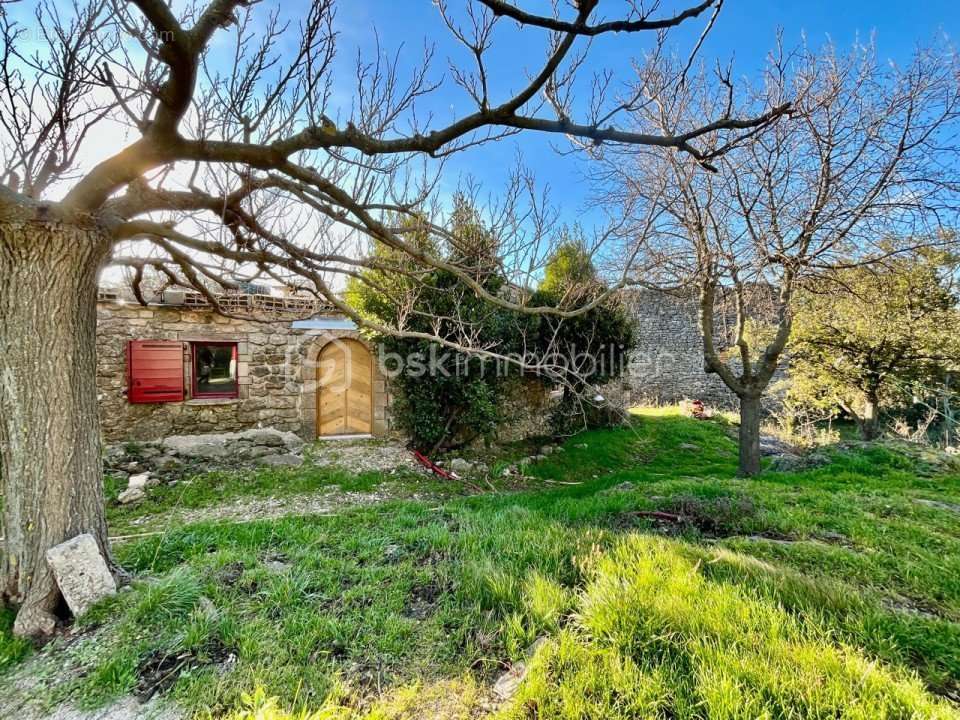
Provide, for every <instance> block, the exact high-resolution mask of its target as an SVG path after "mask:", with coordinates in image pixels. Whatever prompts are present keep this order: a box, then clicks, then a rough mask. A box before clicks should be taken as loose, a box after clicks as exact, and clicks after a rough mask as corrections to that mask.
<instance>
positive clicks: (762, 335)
mask: <svg viewBox="0 0 960 720" xmlns="http://www.w3.org/2000/svg"><path fill="white" fill-rule="evenodd" d="M958 68H960V66H958V63H957V60H956V57H955V53H954V52H953V50H952V49H951V48H948V47H937V46H934V47H931V48H927V49H921V50H918V51H917V52H916V54H915V55H914V56H913V58H912V60H911V62H910V63H909V65H907V66H905V67H902V68H900V67H895V66H893V65H884V64H882V63H881V62H879V61H878V58H877V57H876V54H875V52H874V49H873V48H872V47H869V46H865V47H864V46H858V47H855V48H853V49H852V50H851V51H849V52H847V53H841V52H838V51H836V49H835V48H833V47H829V46H828V47H826V48H824V49H823V50H822V51H819V52H818V51H812V50H810V49H809V48H807V47H800V48H799V49H797V50H795V51H793V52H784V51H783V50H782V49H779V48H778V49H777V50H776V51H775V52H774V53H773V54H772V55H771V59H770V61H769V65H768V67H767V69H766V71H765V73H764V75H763V78H762V82H761V83H759V84H758V85H757V86H756V87H755V88H754V89H753V90H752V91H750V90H749V86H747V90H748V92H746V93H739V92H738V93H735V92H734V88H733V86H732V85H731V84H730V82H729V79H728V77H729V76H728V74H727V73H725V72H722V71H721V72H719V73H715V76H716V77H718V78H719V82H710V81H709V80H708V77H709V76H708V75H707V74H706V73H704V72H700V73H697V74H696V75H695V77H694V78H692V79H691V82H690V83H689V85H688V86H687V92H686V93H679V94H674V95H672V96H670V98H669V99H668V101H666V102H665V101H664V98H665V97H666V96H662V97H659V98H653V99H652V100H653V101H652V102H651V103H649V104H648V105H646V106H645V107H644V108H643V110H642V112H641V114H642V117H641V119H640V122H641V123H655V124H656V125H658V126H659V127H660V128H661V129H662V131H664V132H670V131H671V129H673V128H677V127H683V126H685V125H686V124H689V123H692V122H697V118H700V117H703V116H704V115H703V113H711V112H716V111H717V110H718V109H720V108H730V107H731V106H732V105H736V104H739V105H740V106H741V110H748V109H749V108H750V107H757V106H760V105H763V106H766V105H767V104H768V103H771V104H773V105H777V104H779V103H780V102H782V101H783V100H784V99H786V98H790V99H791V101H792V103H793V105H792V107H791V110H790V113H789V117H787V118H784V119H783V120H782V121H780V122H778V123H775V124H773V125H769V126H766V127H762V128H757V129H756V130H755V131H753V132H749V133H745V134H741V135H739V136H738V137H737V138H735V141H734V145H733V146H732V147H725V143H727V142H728V141H727V139H725V138H722V137H720V136H715V135H708V136H703V137H701V144H702V147H704V148H708V151H707V152H708V153H722V154H721V157H720V158H719V160H718V162H717V169H718V172H716V173H703V172H700V171H699V168H698V167H697V166H696V164H695V163H691V162H690V161H689V160H688V159H687V158H686V157H684V156H683V155H682V154H678V153H650V152H648V151H647V149H645V148H626V149H623V148H621V149H619V150H618V151H616V152H612V153H608V154H607V155H606V156H605V157H604V158H602V159H603V161H604V162H603V164H602V167H603V170H602V171H599V172H597V176H596V179H597V181H598V182H599V183H600V187H601V188H603V189H604V190H605V191H606V190H609V189H610V188H613V192H612V193H611V195H610V197H611V198H613V201H614V202H616V203H617V204H618V206H620V207H624V208H625V209H626V214H627V215H629V216H631V217H633V218H634V221H635V222H637V223H640V224H641V227H640V229H639V231H636V232H635V233H634V236H633V237H630V238H628V240H627V242H628V244H629V246H630V247H631V248H632V250H631V252H633V253H635V257H636V262H635V266H634V268H633V269H632V274H633V277H634V281H635V282H637V283H638V284H646V285H652V286H655V287H659V288H671V289H673V290H674V291H677V290H679V291H680V292H694V293H696V294H697V295H698V296H699V326H700V331H701V334H702V337H703V357H704V366H705V369H706V371H707V372H708V373H716V374H717V375H719V377H720V378H721V379H722V380H723V382H724V383H725V384H726V386H727V387H728V388H730V390H731V391H732V392H733V393H734V394H736V396H737V397H738V398H739V402H740V416H741V420H740V472H741V473H742V474H744V475H753V474H756V473H757V472H759V471H760V451H759V427H760V420H761V417H760V415H761V408H760V400H761V397H762V395H763V393H764V391H765V390H766V388H767V387H768V385H769V383H770V380H771V378H772V377H773V376H774V374H775V372H776V371H777V368H778V365H779V363H780V361H781V359H782V356H783V352H784V347H785V345H786V342H787V340H788V338H789V335H790V328H791V305H792V302H793V298H794V295H795V293H796V290H797V288H798V287H800V286H801V285H802V284H803V283H805V282H808V281H810V280H811V279H813V278H817V277H823V276H829V275H831V273H832V272H833V271H835V270H837V269H838V268H842V267H848V266H850V265H860V264H870V263H876V262H882V261H883V260H884V259H885V258H887V257H890V256H891V254H895V253H898V252H902V251H905V250H912V249H916V247H917V245H918V244H926V243H930V242H932V243H934V244H937V243H940V242H943V243H947V242H950V239H951V237H952V235H951V234H950V233H945V232H942V231H943V229H945V228H947V227H949V226H950V224H952V223H953V222H955V218H956V211H957V209H958V197H960V196H958V190H960V183H958V180H957V174H956V168H957V164H956V162H957V159H958V147H960V145H958V138H957V135H956V133H957V131H958V122H957V121H958V118H960V84H958V78H960V74H958ZM711 88H712V90H711ZM727 112H729V110H724V111H721V114H726V113H727ZM625 155H626V157H625ZM892 235H898V236H901V237H906V238H913V240H908V241H907V242H905V243H904V244H902V245H900V246H891V245H890V244H889V242H888V241H889V238H890V237H891V236H892ZM921 238H922V239H921ZM931 238H932V240H931ZM727 319H730V320H731V322H729V323H726V322H725V321H726V320H727ZM724 327H729V328H730V332H729V333H726V334H725V333H723V332H721V330H722V328H724Z"/></svg>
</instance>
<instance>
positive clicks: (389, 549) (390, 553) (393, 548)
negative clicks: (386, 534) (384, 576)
mask: <svg viewBox="0 0 960 720" xmlns="http://www.w3.org/2000/svg"><path fill="white" fill-rule="evenodd" d="M399 555H400V546H399V545H395V544H393V543H391V544H390V545H387V546H386V547H385V548H384V549H383V556H384V557H385V558H387V559H388V560H392V559H393V558H395V557H398V556H399Z"/></svg>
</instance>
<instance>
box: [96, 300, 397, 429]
mask: <svg viewBox="0 0 960 720" xmlns="http://www.w3.org/2000/svg"><path fill="white" fill-rule="evenodd" d="M290 322H291V319H290V318H282V317H278V318H277V319H276V320H275V321H271V322H256V321H252V320H237V319H233V318H226V317H223V316H220V315H217V314H216V313H214V312H212V311H210V310H204V309H191V308H178V307H170V306H162V305H151V306H148V307H140V306H137V305H132V304H123V303H118V302H100V303H98V305H97V323H98V324H97V388H98V392H99V400H100V416H101V423H102V429H103V435H104V438H105V439H106V440H108V441H122V440H152V439H157V438H161V437H166V436H169V435H186V434H195V433H213V432H218V433H222V432H234V431H240V430H247V429H251V428H258V427H273V428H277V429H279V430H285V431H291V432H295V433H297V434H298V435H299V436H300V437H302V438H304V439H306V440H312V439H313V438H314V437H316V380H315V379H316V359H317V356H318V355H319V352H320V350H321V348H322V347H323V346H324V345H325V344H326V343H328V342H330V341H332V340H335V339H336V338H337V337H351V338H357V333H356V332H355V331H349V330H323V331H316V330H293V329H291V327H290ZM357 339H359V338H357ZM128 340H176V341H180V342H182V343H183V347H184V387H185V389H186V399H185V400H184V402H173V403H149V404H148V403H144V404H139V403H138V404H133V403H130V402H128V401H127V397H126V392H125V391H126V384H127V378H126V373H127V370H126V347H127V341H128ZM192 341H222V342H236V343H237V375H238V380H239V397H237V398H227V399H219V398H218V399H207V398H203V399H200V398H191V397H190V389H191V382H190V378H191V353H190V342H192ZM373 403H374V417H373V420H374V434H377V435H381V434H384V433H386V432H387V431H388V430H389V424H388V413H387V408H388V405H389V396H388V393H387V387H386V383H385V382H384V380H383V378H382V377H381V376H380V373H379V368H378V367H377V363H376V362H374V399H373Z"/></svg>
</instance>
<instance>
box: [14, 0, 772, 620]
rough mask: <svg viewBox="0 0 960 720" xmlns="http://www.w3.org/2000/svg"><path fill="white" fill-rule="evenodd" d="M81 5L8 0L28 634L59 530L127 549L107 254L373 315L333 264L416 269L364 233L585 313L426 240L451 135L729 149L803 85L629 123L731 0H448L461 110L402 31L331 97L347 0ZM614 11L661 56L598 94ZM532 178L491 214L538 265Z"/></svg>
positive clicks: (47, 607)
mask: <svg viewBox="0 0 960 720" xmlns="http://www.w3.org/2000/svg"><path fill="white" fill-rule="evenodd" d="M74 2H75V4H73V5H72V6H64V5H63V4H62V3H54V2H52V0H48V1H47V2H43V3H41V5H40V6H39V7H38V8H37V10H36V14H35V16H34V17H33V19H32V20H28V21H26V22H24V21H22V20H21V21H20V22H19V23H18V22H17V21H16V20H15V18H14V11H15V10H17V9H20V10H23V8H24V6H23V5H19V4H17V3H2V4H0V72H2V73H3V82H2V91H0V125H2V133H0V141H2V147H3V156H4V164H3V169H2V173H0V178H2V182H0V384H2V396H0V441H2V472H3V493H4V529H5V534H6V538H5V543H6V547H5V550H4V553H3V567H2V584H0V596H2V597H4V598H5V599H6V600H7V601H8V602H10V603H13V604H15V605H17V606H19V612H18V615H17V620H16V624H15V631H16V632H17V633H19V634H24V635H39V634H44V633H49V632H51V631H52V629H53V624H54V620H55V617H54V610H55V608H56V607H57V604H58V601H59V592H58V589H57V587H56V585H55V582H54V579H53V577H52V575H51V573H50V571H49V569H48V568H47V565H46V563H45V560H44V553H45V551H46V550H47V549H48V548H50V547H51V546H53V545H55V544H57V543H59V542H61V541H63V540H64V539H66V538H69V537H72V536H74V535H76V534H78V533H82V532H88V533H91V534H92V535H93V536H94V537H95V538H96V539H97V540H98V542H99V544H100V546H101V548H102V550H103V551H104V553H107V554H108V553H109V548H108V547H107V538H106V528H105V523H104V515H103V496H102V488H101V485H102V483H101V469H100V440H99V432H98V421H97V401H96V393H95V389H94V374H95V347H94V344H95V343H94V340H95V293H96V285H97V277H98V273H99V272H100V271H101V269H102V268H104V267H105V266H107V265H109V264H111V263H113V264H117V265H121V266H126V267H128V268H130V270H131V272H132V278H133V282H134V289H135V291H136V292H138V293H139V288H140V284H141V280H142V278H143V277H144V274H145V273H146V272H147V271H149V270H152V271H154V272H156V273H160V274H161V275H162V276H163V277H165V278H166V279H167V281H168V282H170V283H175V284H179V285H183V286H187V287H194V288H196V289H197V290H199V291H200V292H202V293H204V294H205V295H206V296H207V297H208V298H209V300H210V302H211V303H212V304H213V305H214V307H215V308H219V305H218V304H217V292H216V291H217V290H218V289H222V288H229V287H231V286H232V285H233V284H234V282H235V279H236V278H237V277H238V276H240V277H255V276H260V277H268V278H274V279H277V280H281V281H283V282H285V283H291V284H298V285H299V286H301V287H304V288H307V289H309V290H310V291H311V292H313V293H315V294H316V295H317V296H318V297H320V298H323V299H325V300H326V301H327V302H329V303H330V304H332V305H334V306H336V307H337V308H339V309H340V311H342V312H343V313H345V314H347V315H349V316H351V317H355V318H356V315H355V313H354V312H353V311H352V309H351V308H350V307H349V306H347V305H346V304H344V303H343V301H342V300H341V298H340V297H339V295H338V294H337V292H336V291H337V289H338V287H339V286H338V284H337V280H336V278H338V277H341V278H342V277H345V276H346V277H356V276H360V275H362V273H361V272H360V271H361V270H363V269H369V268H371V267H373V268H377V269H384V270H391V269H393V270H397V271H398V272H399V271H401V270H402V264H399V263H398V264H396V265H395V266H394V265H387V266H384V267H379V268H378V267H377V262H378V261H377V260H376V259H371V258H369V257H364V256H363V254H362V253H360V252H357V248H358V247H359V246H360V245H359V239H361V238H366V239H373V240H375V241H376V242H378V243H381V244H383V245H385V246H387V247H389V248H391V249H392V250H394V251H396V252H397V253H399V254H401V255H403V256H406V257H407V258H409V259H411V260H412V261H413V262H414V264H415V265H416V266H419V267H423V268H444V269H446V270H449V271H450V272H453V273H455V274H456V275H457V276H458V277H459V278H460V279H461V280H462V281H463V283H464V284H465V285H466V286H467V287H469V288H471V289H472V290H473V291H474V292H475V293H477V294H478V295H479V296H481V297H482V298H483V299H485V300H487V301H489V302H490V303H493V304H499V305H501V306H507V307H511V308H515V309H517V310H519V311H521V312H525V313H554V314H556V315H558V316H560V317H563V316H564V315H565V314H567V315H573V314H576V313H578V312H582V311H583V310H584V309H583V308H576V307H572V308H563V309H556V308H544V307H531V306H529V304H528V303H526V302H525V301H524V296H523V294H519V295H516V296H509V295H508V296H504V295H500V294H491V293H487V292H486V291H485V290H484V288H483V286H482V285H481V284H480V283H478V282H477V281H476V280H475V278H474V277H473V276H472V275H471V272H470V269H469V268H464V267H458V266H457V265H456V263H452V262H450V261H449V259H445V257H444V256H442V255H440V254H431V253H430V252H428V251H425V250H424V249H422V248H421V247H418V246H417V245H416V244H415V243H412V242H411V240H410V236H409V234H408V231H409V226H410V223H404V222H402V218H404V217H416V218H418V219H419V220H418V224H419V225H420V226H421V227H420V230H418V231H422V229H423V227H426V228H427V229H428V231H429V232H430V233H434V234H436V235H437V237H439V238H442V239H443V240H444V241H445V242H450V243H455V242H456V238H451V237H450V236H449V233H447V232H445V231H444V227H446V226H447V225H446V224H445V223H444V221H443V218H442V216H441V215H442V213H438V211H437V208H438V206H437V204H436V203H435V202H433V201H432V198H433V197H434V192H433V191H434V189H435V184H436V180H437V178H438V177H439V176H440V174H441V172H442V170H443V164H444V161H445V158H448V157H449V156H451V155H452V154H454V153H460V152H467V151H470V150H471V149H474V148H477V147H480V146H483V145H484V144H485V143H488V142H490V141H493V140H497V139H501V138H503V137H505V136H509V135H514V134H517V133H521V132H524V131H536V132H540V133H548V134H554V135H556V136H557V137H558V138H561V139H562V138H564V137H567V138H572V139H575V140H576V141H578V142H581V143H585V144H588V145H590V146H599V145H601V144H605V143H613V144H624V145H637V146H647V147H650V148H657V149H658V151H663V152H665V151H667V150H668V149H676V150H679V151H682V152H683V153H684V154H685V155H687V156H689V157H690V158H692V159H693V160H694V161H695V162H696V163H698V164H699V165H700V166H710V165H711V164H714V163H715V162H716V159H717V155H718V150H720V149H722V148H721V147H720V146H719V145H718V146H715V147H708V146H704V145H702V144H701V138H704V137H715V136H722V137H729V138H731V141H732V138H733V137H735V136H737V135H739V134H741V133H743V132H750V131H752V129H754V128H757V127H762V126H764V125H766V124H769V123H770V122H772V121H774V120H775V119H776V118H777V117H778V116H779V115H781V114H782V112H783V111H784V109H785V106H786V101H784V103H781V104H780V105H778V106H772V107H769V108H764V109H763V110H762V111H760V112H758V113H756V114H755V115H753V116H751V117H748V118H741V117H739V116H734V115H733V114H729V113H721V114H719V115H717V116H714V117H710V118H705V119H704V120H703V123H702V124H698V125H696V126H691V127H689V128H687V129H685V130H684V131H683V132H680V133H672V132H670V133H663V132H661V131H660V130H659V129H658V128H654V127H650V128H644V127H639V126H637V127H630V128H624V127H621V126H620V125H619V124H618V123H619V121H620V119H621V118H622V117H623V116H624V115H625V114H627V113H631V112H638V111H639V110H641V109H642V108H643V107H645V106H647V105H648V104H649V97H651V96H652V97H659V96H661V95H664V94H667V93H674V92H676V91H677V90H678V89H679V88H681V87H683V84H684V77H683V75H684V71H683V70H682V69H680V70H678V72H677V73H676V74H675V75H673V76H667V75H664V74H662V73H658V72H655V71H654V68H655V67H656V66H657V65H658V64H659V63H660V60H661V58H662V57H663V55H664V48H665V47H666V41H667V33H668V31H669V30H670V29H671V28H674V27H677V26H679V25H681V24H683V23H687V22H699V23H700V25H701V34H700V38H701V40H700V41H698V42H694V44H693V47H691V48H687V51H688V55H689V57H690V58H691V61H692V57H693V56H694V55H695V54H696V51H697V50H698V49H699V47H700V44H701V42H702V34H704V33H706V32H707V31H708V30H709V28H710V27H712V25H713V23H714V21H715V20H716V18H717V13H718V12H719V10H720V7H721V4H722V0H696V1H695V0H691V4H690V5H688V6H681V7H678V8H676V9H675V10H674V11H669V10H667V9H665V8H664V7H662V6H663V5H664V3H661V2H651V3H649V4H648V3H644V2H638V1H637V0H630V1H624V2H622V3H620V10H619V12H620V17H617V18H616V19H612V20H606V19H603V18H600V17H598V12H597V4H598V3H597V2H596V0H579V2H572V3H570V4H569V5H564V4H558V5H557V7H556V12H555V14H554V15H550V16H540V15H533V14H530V13H528V12H525V11H523V10H521V9H519V8H518V7H516V6H514V5H513V4H510V3H507V2H504V1H503V0H467V1H465V2H464V3H462V4H461V5H458V7H456V8H453V7H451V6H450V5H448V3H447V2H446V1H445V0H441V1H440V2H438V3H436V5H437V7H438V10H439V16H438V28H439V29H440V30H443V29H444V28H446V29H447V30H449V31H450V32H451V33H452V34H453V36H454V37H455V38H456V39H457V40H458V41H459V42H460V43H462V45H463V46H464V48H465V49H466V51H467V52H466V55H467V56H468V57H469V58H470V62H471V63H472V65H461V64H457V63H456V62H453V61H452V67H451V70H450V72H449V77H450V78H451V82H453V83H455V84H456V85H457V86H459V88H460V90H461V91H462V96H463V97H464V99H465V104H464V107H462V108H461V109H460V111H459V112H457V114H456V119H455V120H453V121H452V122H449V123H448V124H442V123H438V122H437V121H436V119H435V118H434V117H432V115H431V113H430V112H429V107H430V103H431V101H432V100H433V98H434V97H435V93H436V92H437V91H438V89H439V88H440V86H441V84H442V79H440V76H439V75H438V74H437V73H435V72H434V69H433V64H434V63H433V60H434V58H433V55H434V49H433V48H432V47H429V46H428V47H426V48H424V50H423V54H422V57H420V59H419V61H418V62H417V63H415V64H414V69H413V70H412V71H411V72H408V73H406V74H404V73H402V72H401V70H400V68H401V67H404V66H405V64H403V63H401V62H400V60H399V59H398V56H397V55H391V54H388V53H387V52H386V50H381V51H378V52H377V53H374V54H373V55H372V56H371V57H360V58H358V60H357V63H356V66H355V77H354V78H353V80H354V81H355V84H356V90H355V94H354V96H353V97H352V98H351V99H350V100H349V101H348V102H347V103H346V104H344V103H343V102H337V101H335V100H334V97H335V93H334V89H335V88H336V89H337V90H342V88H343V87H344V82H345V78H343V77H342V73H341V76H340V77H336V75H337V70H336V68H337V67H339V66H338V65H337V63H336V62H335V52H336V47H337V30H336V28H337V21H336V16H335V6H334V1H333V0H316V1H315V2H313V3H310V4H309V10H308V12H307V13H306V16H305V17H301V16H292V17H291V13H289V12H288V14H287V15H285V14H284V12H283V9H282V6H281V5H280V4H279V3H274V4H273V5H272V6H270V5H268V4H255V3H253V2H252V1H251V0H209V4H205V5H192V4H189V3H187V2H185V3H175V4H173V5H171V4H170V3H168V2H167V1H166V0H130V1H129V2H120V0H116V1H115V2H113V3H110V2H92V1H91V2H88V3H84V1H83V0H74ZM678 4H680V5H682V3H678ZM611 5H616V3H608V4H607V5H606V6H605V10H607V7H609V6H611ZM614 12H617V11H616V10H614ZM504 29H506V30H509V32H512V33H517V32H522V33H523V34H524V36H525V37H529V38H530V42H538V41H539V42H542V43H543V45H544V48H545V59H544V61H543V63H542V65H540V66H539V67H537V68H535V69H534V70H533V71H532V72H530V74H529V76H528V77H527V79H526V80H523V81H521V82H520V83H519V88H518V89H513V90H512V91H509V90H507V89H505V88H509V86H510V85H513V84H516V79H515V78H508V79H505V78H497V77H494V76H493V75H492V74H491V72H490V70H489V64H488V62H487V58H489V53H490V52H491V47H492V45H493V42H494V40H495V38H496V37H498V34H499V33H501V32H502V31H503V30H504ZM616 33H628V34H636V35H641V36H643V37H645V38H648V39H649V43H648V44H647V52H648V55H647V60H645V61H644V60H642V59H641V60H638V64H639V65H640V66H642V67H648V68H649V69H648V70H645V71H644V75H641V77H640V79H639V80H637V81H631V83H630V84H629V85H630V87H629V88H628V90H627V91H625V92H621V91H619V90H617V89H616V88H617V85H615V83H614V78H613V76H612V75H610V74H609V73H604V72H603V71H600V70H597V71H596V74H595V76H594V79H593V80H592V87H593V93H592V99H591V101H589V102H580V103H577V102H574V92H575V89H576V88H577V87H579V86H580V84H582V82H586V83H587V84H588V85H589V84H590V83H591V80H590V78H589V77H587V79H586V80H585V81H580V80H578V78H580V77H581V76H583V75H584V73H586V72H587V69H588V67H589V63H588V62H587V52H588V49H589V47H590V42H592V41H595V40H597V39H598V38H600V37H602V36H606V35H612V34H616ZM215 36H219V39H218V41H217V42H216V43H214V42H213V39H214V37H215ZM290 38H296V43H295V47H294V48H293V50H292V51H290V50H287V49H285V48H286V47H287V46H288V45H289V44H290ZM281 40H282V41H283V42H281ZM406 64H407V65H408V64H409V63H406ZM654 82H655V83H656V84H654ZM527 185H528V184H526V183H525V182H524V181H523V178H522V177H519V176H518V178H517V179H516V182H514V183H513V184H512V185H511V187H512V188H513V189H512V190H509V191H508V192H507V193H506V196H505V199H504V200H502V204H501V205H500V207H499V210H498V214H497V218H498V219H497V223H495V224H496V227H497V229H498V231H499V232H500V233H501V235H502V237H501V240H502V242H504V243H508V242H509V243H512V246H510V247H505V248H504V249H503V250H504V251H503V252H502V256H503V257H511V258H513V259H514V261H515V264H516V267H515V268H514V269H515V270H516V272H518V273H520V277H521V278H522V275H523V273H524V272H526V273H535V272H536V268H537V262H538V258H542V257H544V256H545V254H546V249H545V248H543V247H541V244H542V243H543V242H545V240H544V237H545V233H544V230H543V228H544V227H545V218H546V217H547V215H548V213H544V212H543V207H542V205H541V204H540V203H539V201H538V196H537V194H536V193H535V192H529V193H524V192H521V190H523V188H524V187H526V186H527ZM522 197H527V198H528V200H529V201H527V202H524V203H521V202H520V199H521V198H522ZM441 209H442V207H441ZM398 219H400V220H398ZM520 284H522V283H520ZM356 319H357V320H362V319H361V318H356ZM374 329H376V330H379V331H381V332H391V333H399V334H403V333H405V332H407V331H405V330H404V328H403V327H402V326H401V327H375V328H374ZM427 335H428V336H429V334H427ZM430 339H436V340H437V341H439V342H442V343H445V344H448V345H453V346H455V347H460V348H464V347H465V348H466V349H468V350H471V351H479V350H482V349H475V348H470V347H469V335H468V334H465V335H464V337H463V338H461V339H459V340H458V339H451V338H448V337H444V338H430Z"/></svg>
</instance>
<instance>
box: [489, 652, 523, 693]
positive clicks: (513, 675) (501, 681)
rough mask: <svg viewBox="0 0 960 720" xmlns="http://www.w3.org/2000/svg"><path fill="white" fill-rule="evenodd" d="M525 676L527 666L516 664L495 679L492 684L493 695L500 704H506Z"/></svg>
mask: <svg viewBox="0 0 960 720" xmlns="http://www.w3.org/2000/svg"><path fill="white" fill-rule="evenodd" d="M526 675H527V666H526V664H525V663H522V662H520V663H517V664H516V665H514V666H513V667H512V668H510V669H509V670H507V671H506V672H505V673H504V674H503V675H501V676H500V677H499V678H497V681H496V682H495V683H494V684H493V694H494V695H495V696H496V698H497V700H499V701H500V702H506V701H507V700H509V699H510V698H512V697H513V696H514V695H515V694H516V693H517V689H518V688H519V687H520V683H522V682H523V679H524V677H526Z"/></svg>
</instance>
